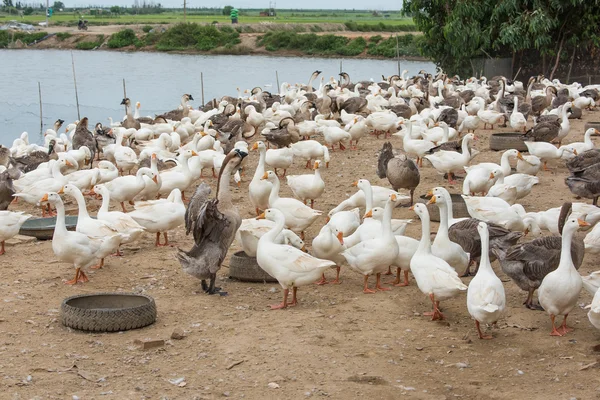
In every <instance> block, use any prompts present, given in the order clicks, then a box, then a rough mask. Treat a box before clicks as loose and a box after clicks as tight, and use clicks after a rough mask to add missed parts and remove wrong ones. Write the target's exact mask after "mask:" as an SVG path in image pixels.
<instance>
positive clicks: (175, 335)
mask: <svg viewBox="0 0 600 400" xmlns="http://www.w3.org/2000/svg"><path fill="white" fill-rule="evenodd" d="M184 337H185V332H184V331H183V329H181V328H175V330H173V333H171V339H175V340H181V339H183V338H184Z"/></svg>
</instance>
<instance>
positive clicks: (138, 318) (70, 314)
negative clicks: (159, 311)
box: [61, 293, 156, 332]
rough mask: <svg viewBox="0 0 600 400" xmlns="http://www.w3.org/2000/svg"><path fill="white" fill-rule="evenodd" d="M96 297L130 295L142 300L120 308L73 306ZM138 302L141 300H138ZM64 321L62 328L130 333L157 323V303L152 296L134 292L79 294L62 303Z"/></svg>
mask: <svg viewBox="0 0 600 400" xmlns="http://www.w3.org/2000/svg"><path fill="white" fill-rule="evenodd" d="M94 296H128V297H136V298H143V299H142V300H141V302H142V304H137V305H134V306H126V307H121V308H83V307H78V306H74V305H72V304H70V303H74V302H77V301H79V302H81V301H85V298H91V297H94ZM79 299H83V300H79ZM144 300H145V301H144ZM138 302H140V301H139V300H138ZM61 319H62V323H63V325H65V326H67V327H69V328H73V329H78V330H82V331H92V332H118V331H127V330H130V329H137V328H143V327H145V326H148V325H151V324H153V323H154V322H155V321H156V303H155V302H154V299H153V298H152V297H150V296H146V295H139V294H134V293H94V294H82V295H76V296H71V297H68V298H66V299H64V300H63V302H62V305H61Z"/></svg>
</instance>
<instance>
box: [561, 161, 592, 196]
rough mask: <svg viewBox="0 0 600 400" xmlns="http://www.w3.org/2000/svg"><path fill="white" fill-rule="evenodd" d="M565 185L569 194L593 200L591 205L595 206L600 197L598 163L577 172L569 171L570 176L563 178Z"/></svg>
mask: <svg viewBox="0 0 600 400" xmlns="http://www.w3.org/2000/svg"><path fill="white" fill-rule="evenodd" d="M565 183H566V184H567V186H568V187H569V190H570V191H571V193H573V194H574V195H576V196H580V197H584V198H586V199H593V200H592V204H593V205H595V206H597V205H598V197H599V196H600V163H596V164H593V165H590V166H589V167H586V168H584V169H580V170H578V171H571V176H568V177H566V178H565Z"/></svg>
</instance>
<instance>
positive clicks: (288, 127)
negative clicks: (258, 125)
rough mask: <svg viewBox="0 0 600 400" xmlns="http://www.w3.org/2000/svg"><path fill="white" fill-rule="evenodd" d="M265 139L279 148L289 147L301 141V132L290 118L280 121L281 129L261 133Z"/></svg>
mask: <svg viewBox="0 0 600 400" xmlns="http://www.w3.org/2000/svg"><path fill="white" fill-rule="evenodd" d="M261 134H262V135H263V136H264V137H265V139H266V140H267V141H268V142H269V143H271V144H273V145H275V146H277V147H278V148H282V147H288V146H289V145H290V144H292V143H296V142H297V141H298V140H300V131H299V130H298V128H297V127H296V126H295V123H294V120H293V119H292V118H290V117H287V118H283V119H282V120H281V121H279V129H273V130H271V131H269V132H267V133H261Z"/></svg>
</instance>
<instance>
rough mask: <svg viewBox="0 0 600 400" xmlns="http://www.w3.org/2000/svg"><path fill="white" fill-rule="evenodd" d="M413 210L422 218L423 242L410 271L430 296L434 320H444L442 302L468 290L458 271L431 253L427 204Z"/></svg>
mask: <svg viewBox="0 0 600 400" xmlns="http://www.w3.org/2000/svg"><path fill="white" fill-rule="evenodd" d="M411 209H412V210H414V211H415V213H416V214H417V215H418V216H419V218H421V223H422V229H421V241H420V242H419V247H418V248H417V251H416V252H415V254H414V256H413V258H412V259H411V261H410V270H411V272H412V274H413V276H414V277H415V280H416V281H417V286H418V287H419V289H420V290H421V292H423V293H424V294H426V295H428V296H429V298H430V299H431V304H432V305H433V313H432V320H438V319H444V315H443V314H442V313H441V311H440V309H439V303H440V301H443V300H447V299H451V298H453V297H456V296H457V295H459V294H460V293H461V292H463V291H465V290H467V286H466V285H465V284H463V283H462V281H461V280H460V278H459V277H458V274H457V273H456V271H455V270H454V269H453V268H452V267H451V266H450V265H449V264H448V263H447V262H446V261H444V260H442V259H441V258H439V257H436V256H434V255H433V254H432V253H431V239H430V237H429V232H430V231H431V223H430V221H429V212H428V211H427V206H426V205H425V204H421V203H419V204H415V205H414V206H413V207H411Z"/></svg>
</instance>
